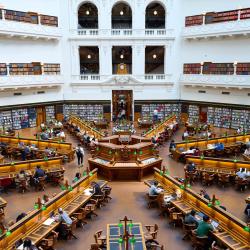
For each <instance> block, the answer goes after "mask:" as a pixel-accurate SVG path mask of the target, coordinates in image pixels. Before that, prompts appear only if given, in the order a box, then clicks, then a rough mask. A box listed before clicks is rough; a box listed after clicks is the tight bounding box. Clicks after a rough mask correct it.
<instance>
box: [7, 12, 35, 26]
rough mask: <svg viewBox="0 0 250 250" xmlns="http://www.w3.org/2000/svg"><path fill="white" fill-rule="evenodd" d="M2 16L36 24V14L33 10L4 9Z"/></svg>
mask: <svg viewBox="0 0 250 250" xmlns="http://www.w3.org/2000/svg"><path fill="white" fill-rule="evenodd" d="M4 16H5V19H6V20H9V21H16V22H25V23H32V24H38V14H37V13H34V12H22V11H15V10H4Z"/></svg>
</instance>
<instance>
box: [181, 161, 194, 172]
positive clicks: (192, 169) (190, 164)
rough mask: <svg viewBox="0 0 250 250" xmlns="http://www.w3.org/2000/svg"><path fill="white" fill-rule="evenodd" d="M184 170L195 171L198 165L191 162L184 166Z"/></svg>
mask: <svg viewBox="0 0 250 250" xmlns="http://www.w3.org/2000/svg"><path fill="white" fill-rule="evenodd" d="M184 170H185V171H187V172H188V173H193V172H195V171H196V166H195V164H194V162H189V163H188V164H187V165H186V166H184Z"/></svg>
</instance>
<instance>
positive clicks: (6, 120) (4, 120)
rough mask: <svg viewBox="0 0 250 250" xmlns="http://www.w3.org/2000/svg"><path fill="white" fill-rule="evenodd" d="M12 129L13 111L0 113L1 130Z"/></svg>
mask: <svg viewBox="0 0 250 250" xmlns="http://www.w3.org/2000/svg"><path fill="white" fill-rule="evenodd" d="M8 128H12V116H11V110H8V111H1V112H0V129H5V130H6V129H8Z"/></svg>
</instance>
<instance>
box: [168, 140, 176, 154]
mask: <svg viewBox="0 0 250 250" xmlns="http://www.w3.org/2000/svg"><path fill="white" fill-rule="evenodd" d="M175 149H176V143H175V141H174V140H172V141H171V142H170V144H169V152H170V155H172V151H174V150H175Z"/></svg>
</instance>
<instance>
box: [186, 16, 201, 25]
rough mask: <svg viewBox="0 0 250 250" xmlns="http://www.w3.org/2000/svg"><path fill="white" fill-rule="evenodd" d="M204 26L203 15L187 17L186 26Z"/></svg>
mask: <svg viewBox="0 0 250 250" xmlns="http://www.w3.org/2000/svg"><path fill="white" fill-rule="evenodd" d="M202 24H203V15H196V16H187V17H186V18H185V26H186V27H188V26H195V25H202Z"/></svg>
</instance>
